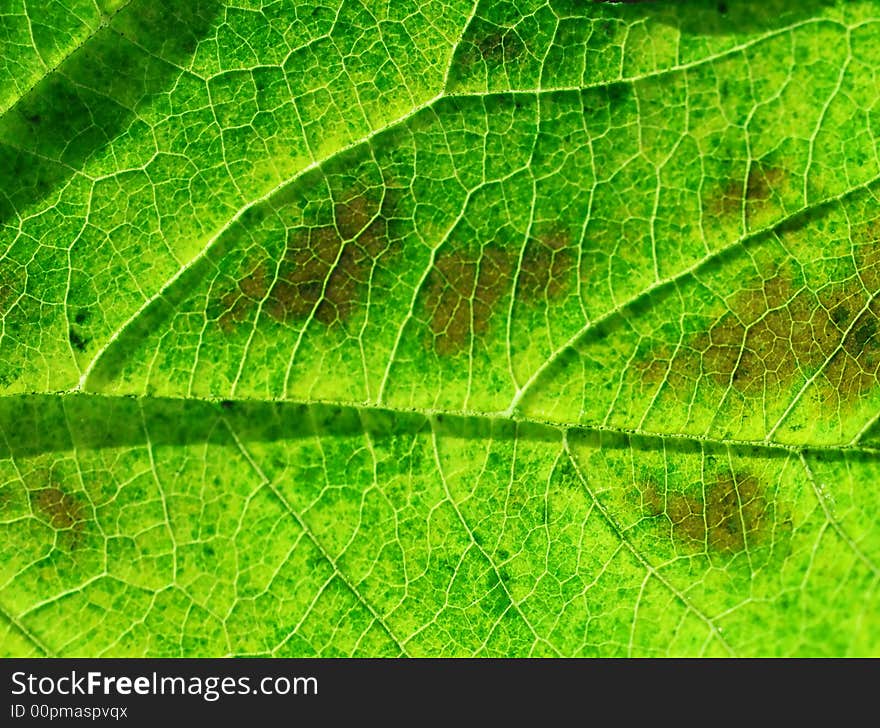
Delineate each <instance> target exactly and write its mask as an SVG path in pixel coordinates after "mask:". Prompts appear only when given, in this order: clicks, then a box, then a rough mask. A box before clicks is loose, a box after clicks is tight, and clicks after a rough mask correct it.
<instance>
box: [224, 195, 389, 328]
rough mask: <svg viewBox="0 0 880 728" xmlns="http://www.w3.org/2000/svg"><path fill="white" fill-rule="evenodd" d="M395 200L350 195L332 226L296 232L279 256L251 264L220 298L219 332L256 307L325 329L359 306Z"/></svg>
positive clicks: (385, 248) (382, 247)
mask: <svg viewBox="0 0 880 728" xmlns="http://www.w3.org/2000/svg"><path fill="white" fill-rule="evenodd" d="M396 199H397V198H396V196H395V195H394V194H393V193H392V192H390V191H388V190H386V193H385V195H384V197H381V198H380V197H379V196H378V195H374V194H370V193H367V192H364V191H362V190H361V191H357V192H354V193H351V192H350V193H349V194H348V195H347V196H346V197H345V198H343V199H341V200H339V201H338V202H337V203H336V204H335V205H334V208H333V214H334V220H333V224H330V225H320V226H315V227H301V228H295V229H293V230H291V231H290V232H289V233H288V236H287V242H286V246H285V250H284V255H283V256H282V258H281V260H280V261H278V262H277V263H276V262H275V261H266V260H263V261H259V262H256V263H252V264H251V266H250V270H249V272H248V273H247V274H246V275H244V276H243V277H242V278H241V279H240V280H239V281H238V283H237V284H236V285H235V287H234V288H233V289H232V290H229V291H227V292H226V293H224V294H222V296H221V298H220V304H221V309H222V312H221V313H220V315H219V322H220V326H221V328H223V330H224V331H227V332H229V331H231V330H232V329H233V328H234V326H235V325H236V324H240V323H242V322H244V321H246V320H248V319H249V318H250V317H251V316H252V315H253V313H254V312H255V311H256V310H257V308H258V307H259V306H261V307H262V311H263V312H264V313H265V314H266V315H267V316H269V318H271V319H272V320H274V321H278V322H281V323H290V322H293V321H304V320H306V319H308V318H309V317H310V316H314V318H315V319H316V320H317V321H319V322H321V323H322V324H325V325H327V326H330V325H332V324H335V323H339V322H343V321H345V320H346V319H348V318H349V317H350V316H351V314H352V313H353V311H354V310H355V309H357V308H358V307H359V306H361V305H362V292H363V291H364V290H365V289H366V287H367V285H368V284H369V281H370V276H371V274H372V270H373V266H374V264H375V261H376V260H377V259H378V258H379V257H380V256H381V255H382V254H384V253H385V252H386V251H388V250H389V248H390V247H391V245H392V240H391V237H390V231H389V216H390V214H391V210H392V208H393V205H394V204H395V201H396Z"/></svg>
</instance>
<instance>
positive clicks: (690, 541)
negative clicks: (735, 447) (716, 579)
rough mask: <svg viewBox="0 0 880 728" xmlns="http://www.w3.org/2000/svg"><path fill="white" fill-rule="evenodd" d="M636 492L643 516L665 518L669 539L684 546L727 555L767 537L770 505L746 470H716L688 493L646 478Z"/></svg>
mask: <svg viewBox="0 0 880 728" xmlns="http://www.w3.org/2000/svg"><path fill="white" fill-rule="evenodd" d="M639 492H640V495H641V506H642V511H643V513H644V514H645V516H647V517H648V518H651V519H657V520H658V521H659V520H660V519H666V520H668V522H669V523H670V524H671V528H672V531H671V532H672V537H673V539H674V540H675V541H676V543H679V544H681V545H682V546H684V547H685V548H686V549H687V550H694V549H695V550H697V551H698V552H704V551H705V552H708V553H717V554H722V555H732V554H737V553H741V552H744V551H747V550H748V549H750V548H755V547H757V546H759V545H761V544H763V543H769V542H771V541H772V537H773V522H774V520H775V519H774V507H773V504H772V503H771V502H770V500H769V499H768V498H767V496H766V493H765V490H764V487H763V486H762V484H761V482H760V480H759V479H758V478H757V477H755V476H754V475H751V474H749V473H742V472H739V473H729V472H728V473H721V474H718V475H716V476H714V477H713V478H712V479H711V480H708V481H706V482H704V483H703V484H702V487H701V488H700V489H694V490H693V491H688V492H673V491H669V490H665V489H663V488H661V487H660V486H659V485H658V484H657V483H655V482H654V481H652V480H646V481H645V482H643V483H642V484H641V485H640V486H639Z"/></svg>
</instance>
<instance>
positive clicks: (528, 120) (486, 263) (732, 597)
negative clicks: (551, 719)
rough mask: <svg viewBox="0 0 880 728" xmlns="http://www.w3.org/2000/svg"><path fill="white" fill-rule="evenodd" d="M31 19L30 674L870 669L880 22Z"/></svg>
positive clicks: (21, 474)
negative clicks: (321, 660)
mask: <svg viewBox="0 0 880 728" xmlns="http://www.w3.org/2000/svg"><path fill="white" fill-rule="evenodd" d="M7 5H9V7H8V8H4V9H3V11H2V15H3V17H4V23H5V25H4V28H3V35H2V36H0V89H2V91H0V361H2V367H0V390H2V392H0V528H2V531H3V533H2V539H0V652H2V653H3V654H6V655H41V654H44V655H87V656H88V655H128V656H134V655H156V656H158V655H170V656H213V655H233V654H234V655H279V656H281V655H288V656H298V655H361V656H374V655H387V656H394V655H522V656H525V655H541V656H555V655H576V656H592V655H601V656H605V655H876V654H878V650H880V621H878V618H877V614H878V613H880V611H878V606H880V605H878V594H877V584H878V578H880V568H878V563H880V531H878V513H880V494H878V493H877V490H876V488H874V487H873V484H874V483H876V482H877V479H878V477H880V449H878V446H880V434H878V433H880V426H878V425H877V421H878V412H880V381H878V377H880V321H878V318H880V305H878V303H877V294H878V292H880V211H878V200H880V144H878V141H877V139H878V122H880V119H878V116H877V113H878V112H877V104H876V78H877V75H878V72H880V4H878V3H877V2H876V0H858V1H855V2H843V1H842V0H841V1H840V2H824V1H823V2H820V1H819V0H810V1H808V2H803V3H798V4H792V3H789V2H784V1H783V0H765V1H764V2H761V3H751V2H742V3H726V4H725V3H720V4H719V3H716V2H687V3H674V2H657V3H626V4H614V3H599V2H597V3H582V2H572V1H571V0H547V1H546V2H541V1H538V0H516V1H515V2H503V1H501V0H493V1H488V0H486V1H484V2H478V3H477V4H476V6H474V5H472V4H471V3H470V2H466V1H464V0H463V1H462V2H457V1H456V2H449V1H447V2H444V3H439V2H416V1H415V0H392V1H391V2H387V3H378V2H372V1H370V0H362V2H353V1H350V0H337V2H336V3H335V4H334V5H332V6H324V5H316V4H308V3H293V4H288V3H276V4H271V5H268V6H266V7H263V6H262V4H261V3H250V2H247V1H246V2H239V3H236V4H234V5H233V4H229V5H227V4H225V3H222V2H215V1H211V0H202V1H201V2H191V1H190V0H174V1H173V2H167V3H162V4H157V3H148V2H141V0H130V2H125V1H124V0H123V1H122V2H113V3H103V4H100V7H97V6H95V5H93V4H89V3H84V4H83V7H82V8H79V7H78V6H77V3H74V2H65V3H58V2H49V0H44V1H43V2H40V3H35V2H31V1H29V2H27V3H25V2H23V0H22V2H20V3H18V2H11V3H7Z"/></svg>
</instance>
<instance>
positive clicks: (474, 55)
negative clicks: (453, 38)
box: [458, 19, 526, 66]
mask: <svg viewBox="0 0 880 728" xmlns="http://www.w3.org/2000/svg"><path fill="white" fill-rule="evenodd" d="M525 50H526V46H525V43H523V41H522V38H520V36H519V34H518V33H517V31H516V30H515V29H513V28H503V27H499V26H497V25H494V24H492V23H488V22H486V21H484V20H480V19H476V20H475V21H474V23H473V26H472V30H471V33H470V38H468V39H467V40H466V41H465V42H464V43H462V47H461V51H460V53H459V56H458V57H459V60H460V62H461V63H462V64H463V65H465V66H471V65H473V64H474V63H476V62H477V61H483V62H486V63H491V64H493V65H503V64H507V63H511V62H513V61H514V60H516V59H517V58H519V57H520V56H521V55H522V54H523V53H524V52H525Z"/></svg>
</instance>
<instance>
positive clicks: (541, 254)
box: [517, 232, 576, 301]
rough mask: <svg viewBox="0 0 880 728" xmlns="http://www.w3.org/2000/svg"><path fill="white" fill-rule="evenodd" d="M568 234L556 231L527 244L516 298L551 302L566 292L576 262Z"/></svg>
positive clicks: (531, 240)
mask: <svg viewBox="0 0 880 728" xmlns="http://www.w3.org/2000/svg"><path fill="white" fill-rule="evenodd" d="M569 243H570V239H569V237H568V236H567V234H564V233H561V232H554V233H551V234H548V235H544V236H539V237H534V238H532V239H530V240H529V241H528V243H526V249H525V251H524V253H523V257H522V262H521V264H520V270H519V279H518V281H517V296H518V297H520V298H522V299H523V300H525V301H540V300H551V299H555V298H558V297H559V296H560V295H562V293H564V291H565V289H566V286H567V285H568V284H569V283H570V281H571V276H572V274H573V272H574V270H575V267H576V262H575V259H574V256H573V255H572V252H571V249H570V248H569Z"/></svg>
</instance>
